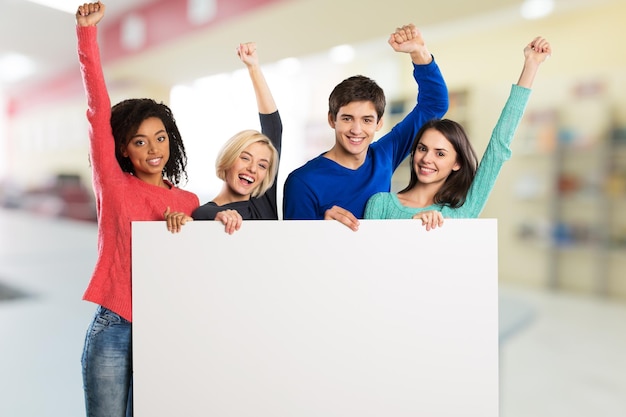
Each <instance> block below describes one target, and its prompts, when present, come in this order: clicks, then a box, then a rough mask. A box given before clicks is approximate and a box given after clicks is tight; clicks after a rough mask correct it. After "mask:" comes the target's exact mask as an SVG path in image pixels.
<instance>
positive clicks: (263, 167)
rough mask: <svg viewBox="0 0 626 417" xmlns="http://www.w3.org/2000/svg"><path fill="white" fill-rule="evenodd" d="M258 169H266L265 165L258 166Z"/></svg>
mask: <svg viewBox="0 0 626 417" xmlns="http://www.w3.org/2000/svg"><path fill="white" fill-rule="evenodd" d="M259 168H261V169H265V170H266V169H267V164H259Z"/></svg>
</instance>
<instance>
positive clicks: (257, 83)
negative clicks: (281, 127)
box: [248, 65, 278, 114]
mask: <svg viewBox="0 0 626 417" xmlns="http://www.w3.org/2000/svg"><path fill="white" fill-rule="evenodd" d="M248 73H249V74H250V80H251V81H252V86H253V87H254V94H255V96H256V102H257V107H258V109H259V113H263V114H270V113H274V112H275V111H276V110H277V109H278V108H277V107H276V103H275V102H274V97H273V96H272V92H271V91H270V88H269V85H267V81H266V80H265V76H264V75H263V71H261V68H260V67H259V66H258V65H254V66H250V67H248Z"/></svg>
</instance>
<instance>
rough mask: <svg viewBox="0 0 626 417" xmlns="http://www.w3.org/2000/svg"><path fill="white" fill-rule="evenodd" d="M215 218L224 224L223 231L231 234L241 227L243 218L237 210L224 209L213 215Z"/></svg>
mask: <svg viewBox="0 0 626 417" xmlns="http://www.w3.org/2000/svg"><path fill="white" fill-rule="evenodd" d="M215 220H216V221H218V222H222V224H223V225H224V231H225V232H226V233H228V234H229V235H232V234H233V233H235V232H236V231H237V230H239V229H240V228H241V223H242V222H243V218H242V217H241V214H239V212H238V211H237V210H224V211H220V212H219V213H217V214H216V215H215Z"/></svg>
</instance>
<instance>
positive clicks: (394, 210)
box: [365, 84, 531, 219]
mask: <svg viewBox="0 0 626 417" xmlns="http://www.w3.org/2000/svg"><path fill="white" fill-rule="evenodd" d="M530 92H531V90H530V89H528V88H524V87H520V86H518V85H516V84H514V85H513V86H512V87H511V93H510V94H509V98H508V100H507V102H506V104H505V105H504V109H502V113H501V114H500V119H498V123H497V124H496V127H495V128H494V129H493V132H492V133H491V139H490V140H489V144H488V145H487V149H486V150H485V154H484V155H483V158H482V160H481V161H480V164H479V166H478V169H477V170H476V176H475V177H474V181H473V182H472V185H471V186H470V189H469V191H468V193H467V198H466V200H465V204H463V205H462V206H461V207H459V208H451V207H449V206H442V205H439V204H433V205H431V206H427V207H419V208H416V207H406V206H404V205H402V203H400V200H398V195H397V194H395V193H386V192H385V193H377V194H374V195H373V196H372V197H371V198H370V199H369V201H368V202H367V206H366V208H365V218H366V219H411V218H413V216H414V215H415V214H416V213H420V212H422V211H431V210H437V211H440V212H441V214H442V215H443V217H444V218H456V219H471V218H476V217H478V216H479V215H480V213H481V212H482V211H483V208H484V207H485V204H486V203H487V199H488V198H489V194H491V190H492V189H493V186H494V184H495V183H496V179H497V178H498V174H499V173H500V170H501V169H502V165H503V164H504V161H506V160H508V159H509V158H510V157H511V148H510V145H511V142H512V141H513V136H514V135H515V131H516V130H517V127H518V126H519V123H520V121H521V120H522V116H523V115H524V109H525V108H526V103H527V102H528V98H529V96H530Z"/></svg>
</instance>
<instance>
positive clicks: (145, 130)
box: [121, 117, 170, 185]
mask: <svg viewBox="0 0 626 417" xmlns="http://www.w3.org/2000/svg"><path fill="white" fill-rule="evenodd" d="M121 153H122V155H123V156H124V157H127V158H128V159H130V161H131V163H132V164H133V167H134V171H135V176H136V177H137V178H139V179H141V180H143V181H145V182H147V183H150V184H155V185H159V184H162V181H163V169H164V167H165V164H167V161H168V160H169V157H170V141H169V137H168V135H167V131H166V130H165V125H164V124H163V122H162V121H161V119H159V118H158V117H149V118H147V119H145V120H144V121H143V122H142V123H141V124H140V125H139V128H138V129H137V132H136V133H135V134H134V135H133V136H132V137H131V138H130V140H129V141H128V143H127V144H126V145H125V146H123V147H122V149H121Z"/></svg>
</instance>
